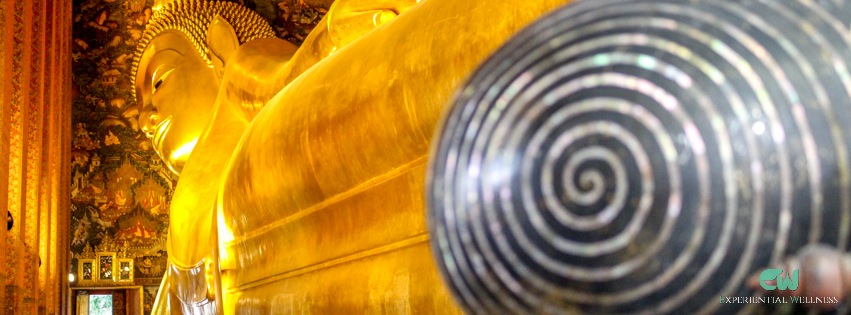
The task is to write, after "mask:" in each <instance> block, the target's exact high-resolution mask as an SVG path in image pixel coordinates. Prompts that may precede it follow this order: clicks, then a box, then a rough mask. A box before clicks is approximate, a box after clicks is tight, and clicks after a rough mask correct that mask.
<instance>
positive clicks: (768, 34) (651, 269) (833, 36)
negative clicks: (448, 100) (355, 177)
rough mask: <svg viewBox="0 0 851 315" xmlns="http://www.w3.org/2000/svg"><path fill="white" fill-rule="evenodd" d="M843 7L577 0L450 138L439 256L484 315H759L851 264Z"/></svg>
mask: <svg viewBox="0 0 851 315" xmlns="http://www.w3.org/2000/svg"><path fill="white" fill-rule="evenodd" d="M848 6H849V5H845V4H844V2H842V1H832V0H823V1H803V0H801V1H797V0H784V1H774V0H771V1H720V0H718V1H659V0H588V1H578V2H575V3H573V4H571V5H568V6H566V7H564V8H562V9H560V10H558V11H557V12H555V13H553V14H550V15H549V16H547V17H545V18H543V19H542V20H540V21H539V22H537V23H535V24H533V25H532V26H530V27H528V28H527V29H525V30H524V31H522V32H521V33H519V34H518V35H517V36H515V38H514V39H512V40H511V41H509V42H508V43H506V44H505V45H504V46H503V47H502V48H501V49H499V50H498V51H497V52H496V53H495V54H494V55H493V56H492V57H491V58H490V59H489V60H488V61H487V62H486V63H484V64H483V65H482V66H481V67H480V68H479V70H478V71H477V72H476V73H474V75H473V76H472V77H471V79H470V81H469V82H468V83H467V84H466V86H464V87H463V88H462V89H461V90H460V91H459V94H458V97H457V98H456V99H455V100H454V102H453V104H451V106H450V108H449V110H448V112H447V113H446V114H445V115H444V118H443V121H442V124H441V127H439V128H438V131H437V135H436V138H435V141H434V142H435V146H434V148H433V154H432V155H431V161H430V165H429V173H428V185H427V189H428V191H427V200H428V204H429V214H428V215H429V220H430V221H429V224H430V227H429V228H430V231H431V242H432V247H433V250H434V252H435V258H436V259H437V261H438V266H439V267H440V269H441V272H442V274H443V275H444V279H445V280H446V281H447V282H448V283H449V284H450V287H451V288H452V290H453V293H454V295H455V296H456V298H457V300H458V301H460V302H461V304H462V305H463V306H464V307H465V309H466V311H467V312H468V313H470V314H505V313H514V314H533V313H534V314H564V313H566V312H584V313H627V314H661V313H671V314H685V313H688V314H707V313H724V314H728V313H735V312H748V311H753V310H754V309H753V308H754V307H759V306H758V305H753V304H721V303H719V297H724V296H738V297H746V296H753V295H755V294H756V293H754V292H752V291H750V290H749V289H747V287H746V286H745V285H744V282H745V279H746V278H747V277H749V276H751V275H752V274H754V273H758V272H760V271H762V270H764V269H765V268H767V267H768V266H770V265H772V264H775V263H778V262H779V261H780V260H781V259H782V258H783V257H784V256H786V255H789V254H792V253H794V252H795V251H796V250H797V249H799V248H801V247H802V246H804V245H806V244H807V243H815V242H821V243H826V244H831V245H834V246H838V247H840V248H843V249H846V250H847V249H848V245H849V244H848V240H849V228H851V161H849V153H851V152H849V149H851V49H849V48H850V47H851V32H849V30H848V21H849V20H850V19H849V18H848V17H849V16H851V14H848V13H849V12H851V11H849V10H848Z"/></svg>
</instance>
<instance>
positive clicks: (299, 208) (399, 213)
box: [222, 0, 565, 313]
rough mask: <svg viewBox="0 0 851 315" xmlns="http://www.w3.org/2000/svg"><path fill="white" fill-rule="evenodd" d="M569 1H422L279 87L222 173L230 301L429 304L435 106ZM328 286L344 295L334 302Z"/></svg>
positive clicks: (434, 283)
mask: <svg viewBox="0 0 851 315" xmlns="http://www.w3.org/2000/svg"><path fill="white" fill-rule="evenodd" d="M564 2H565V1H561V0H535V1H456V0H428V1H427V2H425V3H422V4H420V5H419V6H416V7H413V8H412V9H410V10H409V11H408V12H406V13H405V14H403V15H400V16H399V17H397V18H396V19H395V20H394V21H393V22H391V23H389V24H387V25H385V27H383V28H379V29H377V30H376V31H375V32H371V33H369V34H368V35H366V36H365V37H363V38H361V39H359V40H358V41H355V42H353V43H351V44H350V45H349V46H348V47H347V48H346V49H344V50H342V51H340V52H339V53H335V54H333V55H332V56H330V57H328V58H327V59H325V60H324V61H322V62H321V63H320V64H318V65H317V67H314V68H313V69H310V70H309V71H308V72H306V73H305V74H304V75H302V76H300V77H298V78H297V79H296V80H295V81H293V82H292V83H290V84H289V85H287V87H286V88H285V89H284V90H283V91H282V92H281V93H280V94H278V96H276V97H275V98H274V99H273V100H272V101H271V102H270V104H269V105H267V107H266V108H264V110H263V111H262V112H261V113H260V114H259V115H258V116H257V118H256V119H255V120H254V122H253V123H252V125H251V127H250V128H249V129H248V130H247V132H246V134H245V135H244V136H243V139H242V140H241V141H240V145H239V147H238V148H237V150H236V154H235V155H234V157H233V158H232V160H231V162H230V164H229V167H228V171H227V174H226V179H225V183H224V186H223V194H224V195H223V203H222V204H223V212H224V221H225V222H226V223H227V227H228V228H229V230H230V232H232V233H233V234H234V240H233V241H232V242H230V243H229V244H228V251H229V254H230V255H232V261H233V262H234V265H235V269H234V270H233V273H232V275H231V279H230V280H231V281H233V282H232V283H234V285H235V286H234V288H233V290H234V292H237V291H238V292H240V294H242V295H241V296H242V297H243V298H245V299H251V300H255V301H265V300H267V299H268V300H272V297H273V296H272V295H273V294H277V293H275V292H279V293H281V294H283V293H287V294H290V293H292V294H316V295H322V296H324V297H322V298H321V299H322V300H323V301H326V302H327V303H328V305H332V306H328V305H325V306H327V307H328V308H327V309H324V310H326V312H327V313H333V310H335V309H334V307H340V308H338V309H337V310H339V309H344V308H343V307H354V306H352V305H355V304H356V305H359V306H358V307H367V306H366V305H365V303H367V301H366V299H370V301H371V300H372V295H373V291H374V292H378V293H376V294H384V292H385V291H384V290H389V289H383V287H380V286H381V283H390V284H400V285H399V287H406V286H405V285H403V284H404V283H410V284H411V285H410V290H411V293H410V296H411V299H415V298H416V299H421V301H424V300H426V299H436V296H437V294H433V293H434V292H426V291H429V290H442V289H441V288H442V287H441V286H440V285H439V282H438V280H436V279H437V278H436V275H435V272H434V266H433V262H432V260H431V258H430V254H429V251H428V246H427V243H426V242H425V241H424V239H426V238H427V236H426V235H425V218H424V215H423V213H424V209H423V206H424V202H423V182H424V164H425V160H426V159H425V157H426V154H427V152H428V148H429V141H430V139H431V137H432V134H433V132H434V129H435V127H436V125H437V118H438V116H439V114H440V112H441V108H442V106H443V104H444V103H445V102H446V101H447V100H448V99H449V98H450V97H451V95H452V94H453V93H454V91H455V89H456V88H457V87H458V85H459V84H460V83H461V82H462V80H463V79H464V78H465V76H466V75H467V74H468V73H470V71H471V70H472V69H473V68H474V67H475V66H476V65H477V64H479V63H480V62H481V61H482V60H483V59H484V58H485V57H486V56H487V55H488V54H489V53H490V52H491V51H493V50H494V49H495V48H496V47H498V46H499V45H500V44H501V43H502V42H503V41H505V40H506V39H507V38H508V37H509V36H510V35H511V34H513V33H514V32H515V31H516V30H518V29H519V28H520V27H522V26H523V25H525V24H526V23H528V22H529V21H531V20H532V19H533V18H535V17H537V16H539V15H540V14H542V13H543V12H546V11H548V10H550V9H552V8H554V7H555V6H556V5H558V4H561V3H564ZM393 249H399V251H398V252H393ZM382 251H384V252H382ZM379 252H380V253H382V254H379ZM358 255H371V256H364V257H371V258H369V259H366V258H364V259H361V258H358V257H361V256H358ZM394 255H396V256H394ZM344 261H345V262H349V263H341V262H344ZM401 262H404V263H405V264H407V265H405V266H402V265H400V264H401ZM334 264H339V265H334ZM317 266H321V268H320V267H317ZM333 266H339V267H333ZM348 266H355V267H351V268H353V269H352V270H351V272H348V269H346V270H343V269H345V268H349V267H348ZM335 268H337V269H335ZM339 268H343V269H339ZM417 268H419V269H417ZM314 269H315V270H314ZM337 270H343V271H337ZM406 270H407V271H406ZM344 271H346V272H344ZM417 271H422V273H416V272H417ZM396 272H399V275H398V277H397V274H396ZM406 272H408V273H406ZM406 274H409V275H410V282H406V280H404V279H407V278H405V277H406ZM314 275H315V276H314ZM420 275H424V276H422V277H424V278H426V275H427V276H428V278H427V279H415V277H419V276H420ZM432 275H435V276H433V277H432ZM311 277H313V278H311ZM388 278H389V279H388ZM397 278H398V279H401V280H397ZM310 279H315V280H316V281H312V280H310ZM426 280H427V281H426ZM334 285H345V286H347V288H348V287H350V288H351V290H349V291H348V292H350V294H347V295H345V297H346V298H345V299H343V298H341V299H339V300H335V299H333V298H331V297H330V295H333V294H335V292H336V291H334V289H333V286H334ZM373 285H376V286H379V287H378V288H375V290H373V289H372V287H373ZM388 286H390V287H393V286H392V285H388ZM323 290H327V291H323ZM364 290H365V291H364ZM391 291H392V290H391ZM310 292H313V293H310ZM323 292H324V293H323ZM364 292H366V293H364ZM394 292H395V291H394ZM361 293H363V294H361ZM397 293H398V292H397ZM340 294H342V293H340ZM394 294H396V293H394ZM399 294H401V293H399ZM380 299H382V298H381V297H376V300H380ZM326 302H323V303H326ZM346 303H354V304H351V305H348V304H346ZM412 303H414V302H412ZM425 304H428V305H430V306H429V307H432V306H435V305H442V304H440V303H438V302H434V303H431V302H425ZM325 306H323V307H325ZM412 307H414V306H412Z"/></svg>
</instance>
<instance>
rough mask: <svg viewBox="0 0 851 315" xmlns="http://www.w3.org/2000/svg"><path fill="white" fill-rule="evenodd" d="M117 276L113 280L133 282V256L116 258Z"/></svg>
mask: <svg viewBox="0 0 851 315" xmlns="http://www.w3.org/2000/svg"><path fill="white" fill-rule="evenodd" d="M117 261H118V263H117V266H118V276H117V279H116V280H115V281H116V282H119V283H132V282H133V258H118V260H117Z"/></svg>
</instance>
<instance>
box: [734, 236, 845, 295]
mask: <svg viewBox="0 0 851 315" xmlns="http://www.w3.org/2000/svg"><path fill="white" fill-rule="evenodd" d="M772 268H773V269H783V273H781V277H783V278H784V279H789V272H793V271H794V270H798V288H797V290H778V289H774V290H766V289H765V287H764V286H763V285H762V283H764V284H765V285H766V286H768V287H769V288H773V287H775V286H777V280H762V281H761V280H760V274H761V272H760V273H757V274H754V275H752V276H751V277H750V278H748V280H747V285H748V286H749V287H750V288H751V289H753V290H756V291H759V292H763V293H768V294H772V295H781V296H800V297H807V298H813V299H811V300H810V301H817V300H816V299H815V298H820V299H822V300H823V301H824V302H822V303H808V304H807V306H808V307H811V308H814V309H818V310H832V309H835V308H837V307H838V306H839V303H835V302H836V301H839V302H841V301H845V300H846V299H847V298H848V296H849V293H851V255H849V254H848V253H843V252H841V251H839V250H838V249H836V248H833V247H830V246H826V245H822V244H814V245H808V246H806V247H804V248H802V249H801V250H800V251H798V253H797V255H795V256H793V257H790V258H788V259H787V260H785V261H784V262H783V264H782V265H781V266H775V267H772Z"/></svg>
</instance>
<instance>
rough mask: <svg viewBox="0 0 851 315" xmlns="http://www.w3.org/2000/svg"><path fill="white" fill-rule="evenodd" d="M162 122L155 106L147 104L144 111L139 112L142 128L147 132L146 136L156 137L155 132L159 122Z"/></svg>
mask: <svg viewBox="0 0 851 315" xmlns="http://www.w3.org/2000/svg"><path fill="white" fill-rule="evenodd" d="M159 123H160V119H159V116H158V115H157V110H156V108H154V107H153V106H150V105H149V106H145V108H144V109H143V110H142V112H141V113H140V114H139V126H140V127H141V128H142V132H144V133H145V136H147V137H148V138H153V137H154V132H155V131H156V128H157V124H159Z"/></svg>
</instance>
